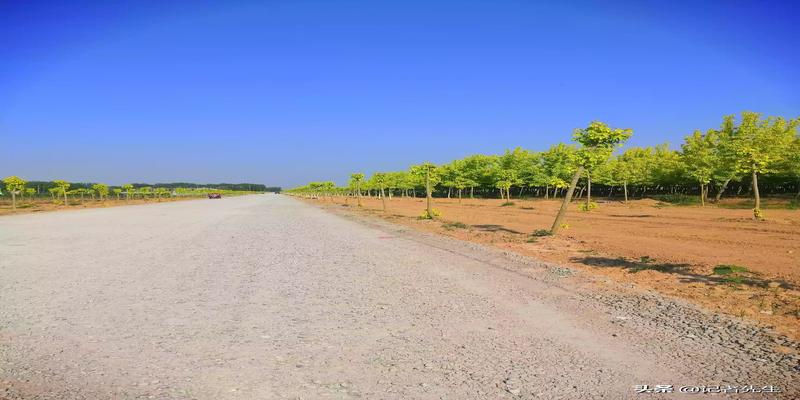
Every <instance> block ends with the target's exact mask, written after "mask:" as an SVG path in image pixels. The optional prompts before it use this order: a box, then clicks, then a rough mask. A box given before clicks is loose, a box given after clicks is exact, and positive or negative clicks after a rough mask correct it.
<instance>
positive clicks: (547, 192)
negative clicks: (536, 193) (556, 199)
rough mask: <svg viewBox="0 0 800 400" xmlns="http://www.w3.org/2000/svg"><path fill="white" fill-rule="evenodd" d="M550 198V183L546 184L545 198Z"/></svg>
mask: <svg viewBox="0 0 800 400" xmlns="http://www.w3.org/2000/svg"><path fill="white" fill-rule="evenodd" d="M549 198H550V185H544V199H545V200H547V199H549Z"/></svg>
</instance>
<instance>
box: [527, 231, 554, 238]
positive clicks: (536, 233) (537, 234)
mask: <svg viewBox="0 0 800 400" xmlns="http://www.w3.org/2000/svg"><path fill="white" fill-rule="evenodd" d="M552 235H553V232H550V231H549V230H547V229H537V230H535V231H533V233H531V236H534V237H542V236H552Z"/></svg>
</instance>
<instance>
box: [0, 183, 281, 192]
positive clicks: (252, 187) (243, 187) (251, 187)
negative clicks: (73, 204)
mask: <svg viewBox="0 0 800 400" xmlns="http://www.w3.org/2000/svg"><path fill="white" fill-rule="evenodd" d="M94 184H95V182H70V188H72V189H91V188H92V185H94ZM132 185H133V187H134V188H135V189H138V188H142V187H160V188H168V189H177V188H188V189H199V188H211V189H221V190H236V191H250V192H276V193H279V192H280V191H281V188H280V187H278V186H266V185H263V184H260V183H188V182H171V183H155V184H150V183H132ZM26 186H27V187H29V188H34V189H36V191H37V192H38V193H39V194H47V193H48V189H51V188H54V187H56V185H55V183H53V182H47V181H28V183H27V185H26ZM0 187H2V190H3V192H4V194H5V192H6V188H5V184H3V182H2V181H0ZM109 187H110V188H119V187H121V185H116V186H115V185H109Z"/></svg>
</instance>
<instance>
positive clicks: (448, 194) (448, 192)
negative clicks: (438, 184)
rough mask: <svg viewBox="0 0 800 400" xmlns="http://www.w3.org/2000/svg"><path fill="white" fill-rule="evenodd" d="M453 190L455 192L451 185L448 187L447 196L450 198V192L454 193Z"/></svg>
mask: <svg viewBox="0 0 800 400" xmlns="http://www.w3.org/2000/svg"><path fill="white" fill-rule="evenodd" d="M452 192H453V188H451V187H449V188H447V198H448V199H450V193H452Z"/></svg>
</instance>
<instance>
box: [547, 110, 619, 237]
mask: <svg viewBox="0 0 800 400" xmlns="http://www.w3.org/2000/svg"><path fill="white" fill-rule="evenodd" d="M632 134H633V131H632V130H631V129H613V128H610V127H609V126H608V125H606V124H604V123H602V122H599V121H593V122H592V123H590V124H589V126H588V127H587V128H586V129H576V130H575V132H574V133H573V135H572V137H573V139H574V140H575V141H576V142H578V143H580V145H581V147H580V149H579V151H578V161H579V164H578V168H577V169H576V171H575V175H573V176H572V182H571V183H570V186H569V189H567V195H566V196H565V197H564V202H563V203H562V204H561V209H560V210H559V211H558V214H557V215H556V219H555V221H553V226H552V228H550V232H551V233H552V234H554V235H555V234H557V233H558V230H559V229H560V228H561V221H562V220H563V219H564V216H565V215H566V213H567V208H568V207H569V203H570V201H571V200H572V194H573V193H574V192H575V186H577V185H578V180H579V179H580V178H581V174H582V173H583V170H584V169H586V168H588V169H589V170H591V169H592V168H595V167H596V166H598V165H600V164H601V163H603V162H605V161H606V160H608V158H609V157H611V153H612V152H613V151H614V149H615V148H617V147H619V146H621V145H622V143H624V142H625V141H626V140H628V138H630V137H631V135H632Z"/></svg>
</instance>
